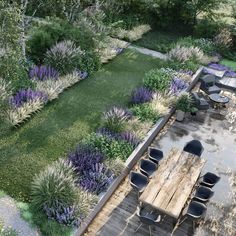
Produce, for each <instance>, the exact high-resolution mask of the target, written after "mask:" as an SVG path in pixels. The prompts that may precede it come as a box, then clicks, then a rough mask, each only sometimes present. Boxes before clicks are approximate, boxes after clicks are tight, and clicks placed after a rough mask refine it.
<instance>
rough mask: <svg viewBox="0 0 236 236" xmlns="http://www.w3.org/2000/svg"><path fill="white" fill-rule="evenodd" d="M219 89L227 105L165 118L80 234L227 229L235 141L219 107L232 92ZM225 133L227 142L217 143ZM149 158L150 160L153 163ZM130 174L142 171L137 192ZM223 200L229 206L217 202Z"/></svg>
mask: <svg viewBox="0 0 236 236" xmlns="http://www.w3.org/2000/svg"><path fill="white" fill-rule="evenodd" d="M224 92H225V94H226V95H225V96H227V97H229V100H230V102H229V105H230V108H228V107H227V108H225V107H224V108H223V109H216V108H214V107H213V106H212V104H211V103H209V104H210V105H211V106H209V109H208V110H204V111H198V114H197V116H194V117H192V116H189V117H187V118H185V120H184V121H183V122H178V121H174V120H173V119H172V120H171V121H170V122H169V125H167V129H165V130H163V131H162V132H161V134H159V135H158V136H157V137H156V139H155V140H154V141H153V143H152V145H151V146H150V147H149V148H148V150H147V152H146V153H145V154H144V156H143V157H142V158H141V159H140V161H139V162H138V163H137V165H136V166H135V168H134V170H133V171H132V172H131V173H130V175H129V176H127V178H126V179H125V180H124V182H123V183H122V184H121V185H120V186H119V188H118V189H117V190H116V191H115V193H114V194H113V196H112V197H111V199H110V200H109V201H108V202H107V203H106V205H105V206H104V208H103V209H102V210H101V212H100V213H99V214H98V216H97V217H96V218H95V220H94V221H93V222H92V223H91V224H90V225H89V227H88V229H87V232H86V234H85V235H109V232H110V233H111V232H112V233H113V235H133V234H135V235H140V236H141V235H176V236H190V235H198V236H200V235H213V234H212V233H213V232H217V233H219V234H216V235H222V234H221V233H222V232H226V231H227V230H230V229H232V227H233V225H234V224H235V223H236V222H235V217H233V216H234V213H233V212H234V210H233V209H234V203H233V202H232V201H231V200H230V199H231V197H232V195H229V193H228V192H229V189H230V186H232V185H231V184H229V183H230V178H231V177H230V175H233V174H235V173H236V165H233V163H235V164H236V161H235V148H234V147H235V144H236V140H235V138H234V135H233V132H234V131H233V130H232V129H230V125H231V123H230V122H229V120H228V118H227V113H225V112H224V111H225V110H227V109H231V108H232V107H234V105H235V102H236V97H235V94H233V93H231V92H226V91H224ZM226 137H227V142H226V143H225V142H222V140H225V139H226ZM229 150H230V151H229ZM226 155H227V158H226V159H222V156H226ZM152 159H153V160H154V162H151V160H152ZM151 163H155V168H154V165H153V166H152V164H151ZM229 163H231V164H230V165H229ZM149 164H150V166H149ZM144 168H147V169H149V168H150V173H145V172H144V170H143V169H144ZM134 173H135V175H137V176H139V177H141V176H142V177H141V178H140V180H141V179H143V180H144V179H145V181H143V182H142V181H141V182H142V183H143V184H142V186H141V188H140V189H141V191H139V193H137V191H135V187H134V185H133V183H132V181H133V180H132V176H133V175H134ZM150 177H151V178H150ZM222 186H225V188H223V189H222ZM231 191H233V194H236V193H235V190H231ZM233 196H235V195H233ZM222 204H224V205H227V206H228V208H224V207H223V208H222V207H220V205H222ZM226 209H227V210H226ZM216 212H217V214H216ZM225 215H229V218H230V219H232V220H233V224H232V225H227V224H225V222H224V221H222V217H223V216H225ZM231 217H232V218H231ZM101 219H103V220H102V222H101ZM217 219H218V220H219V221H218V220H217ZM215 220H217V222H218V223H217V226H216V225H215V223H214V222H215ZM221 221H222V222H221ZM232 232H233V231H232ZM229 235H231V234H229ZM232 235H233V234H232Z"/></svg>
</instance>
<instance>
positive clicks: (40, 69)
mask: <svg viewBox="0 0 236 236" xmlns="http://www.w3.org/2000/svg"><path fill="white" fill-rule="evenodd" d="M29 77H30V79H34V80H38V81H45V80H48V79H52V80H57V79H58V77H59V73H58V71H57V70H56V69H54V68H52V67H51V66H43V65H41V66H34V67H32V68H31V69H30V71H29Z"/></svg>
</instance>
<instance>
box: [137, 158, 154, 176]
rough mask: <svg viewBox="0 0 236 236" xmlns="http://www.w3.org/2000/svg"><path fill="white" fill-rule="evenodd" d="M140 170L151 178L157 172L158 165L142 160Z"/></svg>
mask: <svg viewBox="0 0 236 236" xmlns="http://www.w3.org/2000/svg"><path fill="white" fill-rule="evenodd" d="M139 168H140V171H141V173H142V174H144V175H146V176H147V177H148V178H151V177H152V175H153V173H154V172H155V171H156V170H157V165H156V164H155V163H154V162H152V161H150V160H145V159H141V161H140V165H139Z"/></svg>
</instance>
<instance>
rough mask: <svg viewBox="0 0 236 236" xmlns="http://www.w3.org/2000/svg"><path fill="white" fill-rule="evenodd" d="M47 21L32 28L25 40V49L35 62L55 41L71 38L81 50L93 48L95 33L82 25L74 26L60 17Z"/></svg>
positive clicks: (37, 61) (91, 49)
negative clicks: (27, 38) (29, 35)
mask: <svg viewBox="0 0 236 236" xmlns="http://www.w3.org/2000/svg"><path fill="white" fill-rule="evenodd" d="M50 20H51V21H49V22H48V23H46V24H44V25H41V26H39V27H36V28H34V30H33V31H32V33H31V37H30V38H29V40H28V41H27V50H28V53H29V55H30V57H31V59H32V60H33V61H34V62H35V63H41V62H42V61H43V59H44V54H45V53H46V51H47V50H49V49H50V48H51V47H52V46H53V45H55V44H56V43H57V42H60V41H64V40H71V41H73V42H74V43H75V44H76V47H80V48H81V50H85V51H93V50H94V49H95V46H96V45H95V39H96V35H95V34H94V33H93V32H92V31H91V30H89V29H87V28H85V27H84V26H83V25H79V26H74V25H72V24H69V23H68V22H67V21H63V20H61V19H57V18H56V19H50Z"/></svg>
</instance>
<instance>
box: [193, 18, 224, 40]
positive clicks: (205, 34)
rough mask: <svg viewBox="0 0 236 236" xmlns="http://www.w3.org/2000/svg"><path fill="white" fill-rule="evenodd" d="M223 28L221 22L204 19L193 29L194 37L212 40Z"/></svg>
mask: <svg viewBox="0 0 236 236" xmlns="http://www.w3.org/2000/svg"><path fill="white" fill-rule="evenodd" d="M223 27H224V23H223V22H221V21H214V20H212V19H208V18H204V19H202V20H200V21H199V22H198V24H196V25H195V27H194V35H195V36H196V37H198V38H213V37H214V36H215V35H216V34H217V33H218V32H219V31H220V29H222V28H223Z"/></svg>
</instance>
